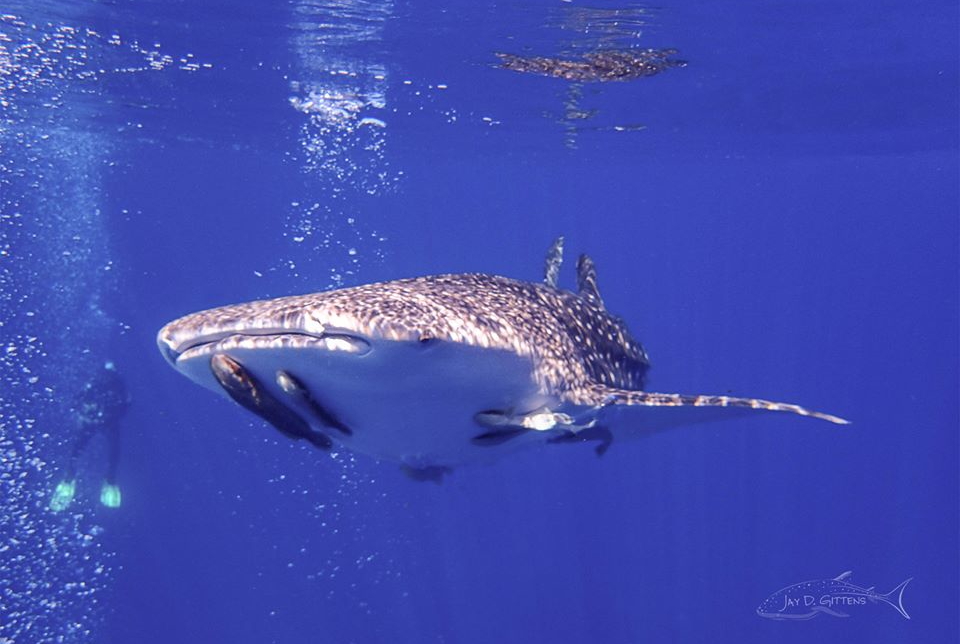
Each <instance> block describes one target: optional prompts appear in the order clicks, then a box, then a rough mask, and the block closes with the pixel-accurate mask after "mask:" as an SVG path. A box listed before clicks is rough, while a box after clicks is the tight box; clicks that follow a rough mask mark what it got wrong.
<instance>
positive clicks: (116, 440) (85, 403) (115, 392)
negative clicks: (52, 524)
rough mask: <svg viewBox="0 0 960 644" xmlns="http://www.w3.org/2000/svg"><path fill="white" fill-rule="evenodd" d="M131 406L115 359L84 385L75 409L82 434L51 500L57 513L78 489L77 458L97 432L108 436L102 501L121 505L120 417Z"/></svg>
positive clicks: (101, 493) (104, 503)
mask: <svg viewBox="0 0 960 644" xmlns="http://www.w3.org/2000/svg"><path fill="white" fill-rule="evenodd" d="M129 406H130V397H129V396H128V395H127V388H126V386H125V385H124V383H123V379H122V378H121V377H120V374H119V373H118V372H117V367H116V365H114V363H113V362H111V361H107V362H105V363H104V365H103V367H102V368H101V369H100V370H99V371H98V372H97V374H96V375H95V376H94V377H93V378H92V379H91V380H90V382H88V383H87V384H86V385H84V387H83V389H82V390H81V391H80V394H79V395H78V396H77V401H76V404H75V405H74V406H73V408H72V411H73V413H74V417H75V418H76V420H77V425H78V426H79V433H78V435H77V438H76V440H75V441H74V443H73V448H72V450H71V452H70V462H69V463H68V465H67V471H66V475H65V476H64V478H63V480H61V481H60V482H59V483H57V487H56V489H55V490H54V492H53V496H52V497H51V499H50V509H51V510H53V511H54V512H60V511H62V510H65V509H66V508H67V506H69V505H70V502H71V501H73V496H74V493H75V492H76V489H77V481H76V477H77V461H78V460H79V458H80V454H81V453H82V452H83V451H84V450H85V449H86V447H87V445H88V444H89V443H90V439H91V438H93V436H94V434H96V433H97V432H98V431H102V432H103V434H104V435H105V437H106V439H107V451H108V459H109V460H108V463H107V475H106V478H105V479H104V481H103V484H102V485H101V487H100V503H102V504H103V505H104V506H106V507H108V508H118V507H120V487H119V486H118V485H117V465H118V463H119V460H120V419H121V418H122V417H123V415H124V413H125V412H126V411H127V407H129Z"/></svg>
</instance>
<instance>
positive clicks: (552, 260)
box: [543, 236, 563, 288]
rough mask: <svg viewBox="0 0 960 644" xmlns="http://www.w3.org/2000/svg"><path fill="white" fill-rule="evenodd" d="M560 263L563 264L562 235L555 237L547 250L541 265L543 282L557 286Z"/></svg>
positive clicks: (550, 285)
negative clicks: (542, 265)
mask: <svg viewBox="0 0 960 644" xmlns="http://www.w3.org/2000/svg"><path fill="white" fill-rule="evenodd" d="M561 264H563V236H560V237H557V238H556V239H555V240H554V242H553V243H552V244H551V245H550V248H549V249H548V250H547V260H546V263H545V264H544V267H543V283H544V284H546V285H547V286H549V287H551V288H557V280H558V279H559V277H560V265H561Z"/></svg>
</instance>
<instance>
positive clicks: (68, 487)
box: [50, 480, 77, 512]
mask: <svg viewBox="0 0 960 644" xmlns="http://www.w3.org/2000/svg"><path fill="white" fill-rule="evenodd" d="M76 491H77V482H76V481H74V480H69V481H60V482H59V483H57V488H56V489H55V490H54V491H53V496H51V497H50V509H51V510H53V511H54V512H62V511H63V510H66V509H67V506H68V505H70V502H71V501H73V495H74V494H75V493H76Z"/></svg>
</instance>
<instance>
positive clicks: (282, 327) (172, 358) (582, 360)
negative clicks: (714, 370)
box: [157, 238, 846, 478]
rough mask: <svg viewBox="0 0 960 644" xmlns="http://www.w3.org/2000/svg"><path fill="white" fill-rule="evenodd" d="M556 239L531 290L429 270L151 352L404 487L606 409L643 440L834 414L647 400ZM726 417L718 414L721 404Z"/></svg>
mask: <svg viewBox="0 0 960 644" xmlns="http://www.w3.org/2000/svg"><path fill="white" fill-rule="evenodd" d="M562 243H563V240H562V238H561V239H559V240H557V242H556V243H554V245H553V246H552V247H551V249H550V251H549V253H548V255H547V262H546V275H545V279H544V281H543V282H542V283H532V282H523V281H519V280H514V279H510V278H506V277H499V276H496V275H485V274H461V275H436V276H429V277H418V278H412V279H402V280H396V281H391V282H382V283H378V284H367V285H363V286H357V287H353V288H345V289H340V290H334V291H327V292H321V293H314V294H310V295H300V296H292V297H281V298H277V299H272V300H263V301H256V302H248V303H244V304H235V305H232V306H224V307H220V308H216V309H210V310H207V311H201V312H199V313H194V314H191V315H187V316H185V317H182V318H180V319H179V320H176V321H174V322H171V323H170V324H168V325H166V326H165V327H163V329H161V330H160V333H159V335H158V338H157V341H158V344H159V346H160V350H161V351H162V352H163V354H164V356H165V357H166V358H167V360H168V361H169V362H170V364H171V365H173V366H174V367H175V368H176V369H177V370H178V371H180V372H181V373H183V374H184V375H186V376H187V377H188V378H190V379H191V380H193V381H195V382H197V383H199V384H201V385H203V386H205V387H208V388H210V389H213V390H214V391H217V392H220V393H223V394H226V395H227V396H228V397H230V398H232V399H233V400H234V401H236V402H237V403H239V404H240V405H242V406H244V407H245V408H247V409H249V410H250V411H252V412H254V413H255V414H257V415H259V416H260V417H262V418H263V419H264V420H266V421H268V422H269V423H271V424H272V425H274V426H275V427H276V428H277V429H279V430H280V431H281V432H282V433H284V434H286V435H288V436H290V437H292V438H298V439H306V440H308V441H309V442H310V443H312V444H313V445H315V446H317V447H319V448H321V449H325V450H329V449H332V448H333V447H334V446H335V444H340V445H342V446H343V447H345V448H347V449H350V450H353V451H355V452H360V453H364V454H368V455H370V456H374V457H376V458H379V459H384V460H389V461H396V462H399V463H400V464H402V465H403V466H404V469H405V471H407V473H408V474H411V475H412V476H414V477H415V478H439V476H440V475H441V474H442V473H444V472H445V471H448V470H449V468H451V467H452V466H454V465H458V464H461V463H467V462H472V461H479V460H485V459H489V458H491V457H495V456H498V455H500V454H502V453H505V452H509V451H513V450H515V449H518V448H520V447H523V446H528V445H532V444H542V443H559V442H569V441H582V440H595V441H598V443H599V444H598V446H597V452H598V453H603V451H604V450H605V449H606V448H607V446H609V444H610V441H611V440H612V437H613V434H612V432H611V430H610V428H609V427H607V425H606V423H605V422H604V421H605V415H606V410H608V409H609V408H612V407H620V406H626V407H629V408H631V409H632V410H634V412H635V416H634V414H631V415H630V416H628V417H627V418H625V419H622V420H623V421H625V422H622V423H620V424H623V425H625V428H624V431H628V432H631V433H642V432H644V431H652V430H657V429H662V428H665V427H672V426H676V425H681V424H687V423H694V422H702V421H705V420H711V419H714V418H716V417H717V416H718V413H719V415H720V416H721V417H722V416H723V415H724V414H728V413H730V411H731V410H734V409H736V410H741V411H747V412H749V411H750V410H771V411H785V412H791V413H794V414H800V415H804V416H811V417H814V418H819V419H822V420H827V421H831V422H834V423H845V422H846V421H844V420H843V419H841V418H837V417H836V416H831V415H828V414H822V413H819V412H814V411H810V410H807V409H804V408H803V407H799V406H797V405H792V404H786V403H777V402H769V401H766V400H759V399H755V398H734V397H730V396H705V395H685V394H663V393H651V392H648V391H645V390H644V380H645V376H646V373H647V369H648V367H649V362H648V359H647V354H646V352H645V351H644V349H643V347H642V346H641V345H640V343H639V342H637V341H636V340H634V339H633V338H632V337H631V336H630V333H629V332H628V331H627V328H626V326H625V325H624V323H623V322H622V321H621V320H620V319H619V318H617V317H615V316H613V315H611V314H610V313H608V312H607V310H606V309H605V308H604V305H603V301H602V300H601V298H600V294H599V291H598V290H597V280H596V272H595V270H594V266H593V262H592V261H591V260H590V259H589V258H588V257H587V256H581V257H580V259H579V261H578V262H577V282H578V285H577V292H575V293H574V292H571V291H567V290H564V289H561V288H559V287H558V283H557V282H558V275H559V268H560V263H561V259H562V252H563V248H562ZM720 408H726V409H720Z"/></svg>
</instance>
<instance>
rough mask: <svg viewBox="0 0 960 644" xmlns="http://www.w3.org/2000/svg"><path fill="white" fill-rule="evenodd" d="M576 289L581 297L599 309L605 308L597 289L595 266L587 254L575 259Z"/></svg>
mask: <svg viewBox="0 0 960 644" xmlns="http://www.w3.org/2000/svg"><path fill="white" fill-rule="evenodd" d="M577 290H578V291H579V292H580V297H582V298H583V299H585V300H588V301H590V302H592V303H594V304H596V305H597V306H599V307H600V308H601V309H602V308H605V307H604V306H603V299H602V298H601V297H600V291H599V290H598V289H597V267H596V266H594V264H593V260H592V259H590V257H589V256H588V255H581V256H580V259H578V260H577Z"/></svg>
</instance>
